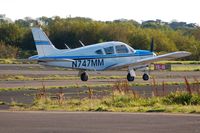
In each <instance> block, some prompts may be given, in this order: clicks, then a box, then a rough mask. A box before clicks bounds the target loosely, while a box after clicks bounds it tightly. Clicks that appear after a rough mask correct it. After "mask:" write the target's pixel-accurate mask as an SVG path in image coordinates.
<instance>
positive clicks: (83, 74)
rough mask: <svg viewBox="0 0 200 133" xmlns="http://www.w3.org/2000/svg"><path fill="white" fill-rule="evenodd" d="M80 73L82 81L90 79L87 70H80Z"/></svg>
mask: <svg viewBox="0 0 200 133" xmlns="http://www.w3.org/2000/svg"><path fill="white" fill-rule="evenodd" d="M79 75H80V79H81V80H82V81H88V77H89V76H88V74H87V73H86V72H85V71H82V72H79Z"/></svg>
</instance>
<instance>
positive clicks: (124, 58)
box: [29, 28, 191, 81]
mask: <svg viewBox="0 0 200 133" xmlns="http://www.w3.org/2000/svg"><path fill="white" fill-rule="evenodd" d="M32 34H33V38H34V41H35V45H36V49H37V52H38V55H35V56H31V57H29V59H30V60H36V61H38V63H39V64H41V65H46V66H55V67H64V68H71V69H77V70H79V74H78V75H79V76H80V79H81V80H82V81H87V80H88V74H87V72H86V71H90V70H94V71H103V70H111V69H121V68H126V69H127V70H128V74H127V80H128V81H134V79H135V76H136V74H135V71H136V70H142V71H144V75H143V77H142V78H143V80H148V79H149V75H148V71H147V70H148V67H149V65H150V63H152V62H156V61H161V60H171V59H175V58H181V57H185V56H189V55H190V54H191V53H190V52H186V51H177V52H172V53H168V54H163V55H158V56H157V55H156V54H155V53H154V52H153V47H154V43H153V40H152V42H151V45H150V46H151V48H150V50H135V49H133V48H132V47H130V46H129V45H127V44H125V43H123V42H119V41H109V42H103V43H97V44H93V45H88V46H84V44H82V42H80V43H81V44H82V45H83V46H82V47H79V48H75V49H70V48H69V47H68V46H67V45H66V44H65V45H66V47H67V49H62V50H61V49H57V48H55V47H54V45H53V44H52V43H51V41H50V40H49V38H48V37H47V35H46V34H45V33H44V32H43V31H42V29H41V28H32Z"/></svg>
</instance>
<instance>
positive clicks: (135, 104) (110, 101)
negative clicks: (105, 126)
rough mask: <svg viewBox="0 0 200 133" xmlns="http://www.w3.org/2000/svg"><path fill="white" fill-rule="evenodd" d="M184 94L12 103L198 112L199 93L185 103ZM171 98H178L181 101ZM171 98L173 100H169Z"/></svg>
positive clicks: (67, 108)
mask: <svg viewBox="0 0 200 133" xmlns="http://www.w3.org/2000/svg"><path fill="white" fill-rule="evenodd" d="M172 95H173V96H174V97H173V98H172V97H171V96H172ZM186 95H187V94H186V93H185V92H183V93H182V92H176V93H172V94H169V95H167V96H165V97H152V98H141V97H139V96H136V95H132V94H131V93H130V94H122V93H119V92H117V93H115V94H113V95H110V96H106V97H103V98H101V99H97V98H92V99H90V98H84V99H65V100H63V101H62V102H60V101H59V100H58V99H54V100H52V99H50V98H49V97H47V98H44V97H43V98H39V99H35V100H34V102H33V104H32V105H30V106H22V105H21V104H20V105H19V106H17V104H14V107H16V108H17V109H19V110H63V111H108V112H171V113H200V102H199V99H200V95H197V94H194V95H191V98H190V99H191V101H192V99H195V100H196V102H190V103H188V104H185V103H187V102H188V101H187V99H185V98H184V97H185V96H186ZM180 97H181V98H180ZM172 99H174V100H175V99H179V100H180V101H181V102H177V101H176V100H175V101H173V100H172ZM171 100H172V101H173V102H169V101H171ZM16 108H15V109H16Z"/></svg>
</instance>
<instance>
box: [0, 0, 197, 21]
mask: <svg viewBox="0 0 200 133" xmlns="http://www.w3.org/2000/svg"><path fill="white" fill-rule="evenodd" d="M0 14H6V16H7V17H9V18H11V19H12V20H15V19H19V18H24V17H26V16H29V17H32V18H37V17H41V16H47V17H52V16H61V17H69V16H70V15H71V17H76V16H79V17H89V18H92V19H94V20H102V21H109V20H115V19H121V18H124V19H134V20H136V21H138V22H141V21H144V20H155V19H161V20H163V21H167V22H170V21H172V20H177V21H185V22H188V23H198V24H200V0H0Z"/></svg>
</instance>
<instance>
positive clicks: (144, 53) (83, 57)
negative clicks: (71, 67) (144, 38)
mask: <svg viewBox="0 0 200 133" xmlns="http://www.w3.org/2000/svg"><path fill="white" fill-rule="evenodd" d="M148 55H153V53H152V52H150V51H147V50H136V52H135V53H127V54H109V55H87V56H46V57H39V59H48V58H49V59H52V58H54V59H65V58H66V59H74V60H80V59H98V58H101V59H103V58H118V57H132V56H148Z"/></svg>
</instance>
